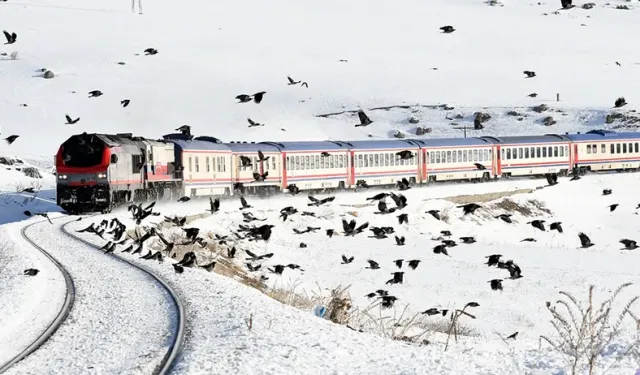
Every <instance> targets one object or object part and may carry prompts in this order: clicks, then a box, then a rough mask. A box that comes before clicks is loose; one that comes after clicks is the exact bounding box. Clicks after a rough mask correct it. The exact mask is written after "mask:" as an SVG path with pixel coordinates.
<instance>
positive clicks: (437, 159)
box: [435, 151, 440, 164]
mask: <svg viewBox="0 0 640 375" xmlns="http://www.w3.org/2000/svg"><path fill="white" fill-rule="evenodd" d="M435 153H436V164H439V163H440V151H435Z"/></svg>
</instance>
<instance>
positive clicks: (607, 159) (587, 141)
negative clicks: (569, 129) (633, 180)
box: [567, 130, 640, 171]
mask: <svg viewBox="0 0 640 375" xmlns="http://www.w3.org/2000/svg"><path fill="white" fill-rule="evenodd" d="M567 137H568V138H570V139H571V141H572V142H573V145H572V147H573V150H572V151H573V159H574V160H573V163H574V166H575V167H577V168H580V169H582V170H591V171H606V170H624V169H638V168H640V134H638V133H616V132H612V131H608V130H591V131H589V132H587V133H585V134H579V133H578V134H567Z"/></svg>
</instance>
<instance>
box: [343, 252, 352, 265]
mask: <svg viewBox="0 0 640 375" xmlns="http://www.w3.org/2000/svg"><path fill="white" fill-rule="evenodd" d="M351 262H353V257H349V258H347V256H346V255H344V254H343V255H342V263H341V264H349V263H351Z"/></svg>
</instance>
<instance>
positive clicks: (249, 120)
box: [247, 117, 264, 128]
mask: <svg viewBox="0 0 640 375" xmlns="http://www.w3.org/2000/svg"><path fill="white" fill-rule="evenodd" d="M247 122H248V123H249V127H250V128H253V127H256V126H264V124H261V123H259V122H255V121H253V120H252V119H250V118H248V117H247Z"/></svg>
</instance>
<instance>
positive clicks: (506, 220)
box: [495, 214, 513, 224]
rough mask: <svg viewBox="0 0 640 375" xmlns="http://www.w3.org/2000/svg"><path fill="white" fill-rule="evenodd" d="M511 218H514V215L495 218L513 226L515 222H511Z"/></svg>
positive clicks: (501, 215) (502, 215)
mask: <svg viewBox="0 0 640 375" xmlns="http://www.w3.org/2000/svg"><path fill="white" fill-rule="evenodd" d="M511 216H513V215H510V214H500V215H498V216H496V217H495V218H496V219H500V220H502V221H504V222H505V223H509V224H511V223H513V220H511Z"/></svg>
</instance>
